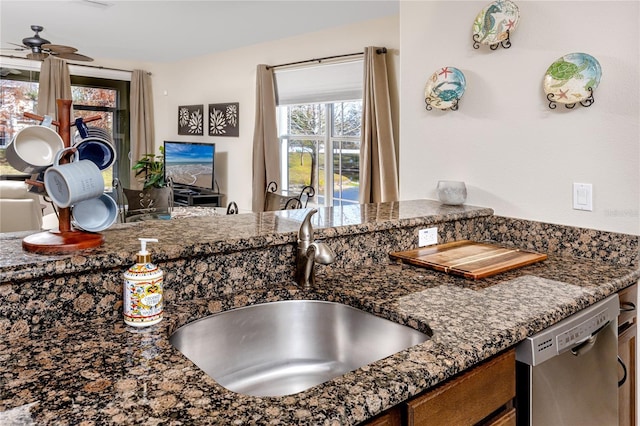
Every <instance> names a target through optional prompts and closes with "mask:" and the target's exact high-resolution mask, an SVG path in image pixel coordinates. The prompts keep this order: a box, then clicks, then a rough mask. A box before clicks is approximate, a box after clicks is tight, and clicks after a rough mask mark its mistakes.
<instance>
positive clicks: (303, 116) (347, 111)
mask: <svg viewBox="0 0 640 426" xmlns="http://www.w3.org/2000/svg"><path fill="white" fill-rule="evenodd" d="M278 110H279V115H280V135H281V136H280V138H281V141H282V147H283V148H282V155H283V156H286V158H283V165H284V164H286V170H283V173H282V174H283V177H284V180H285V181H284V183H285V187H286V188H287V189H288V190H289V191H291V193H297V192H299V191H300V190H301V189H302V188H303V187H304V186H306V185H311V186H313V187H314V189H315V190H316V194H317V196H316V197H315V198H316V199H315V200H312V202H315V203H316V204H321V205H341V204H353V203H357V202H358V188H359V170H360V128H361V117H362V102H361V101H351V102H334V103H323V104H304V105H290V106H281V107H279V108H278ZM327 153H329V154H330V155H329V157H327ZM285 160H286V161H285ZM283 168H284V166H283Z"/></svg>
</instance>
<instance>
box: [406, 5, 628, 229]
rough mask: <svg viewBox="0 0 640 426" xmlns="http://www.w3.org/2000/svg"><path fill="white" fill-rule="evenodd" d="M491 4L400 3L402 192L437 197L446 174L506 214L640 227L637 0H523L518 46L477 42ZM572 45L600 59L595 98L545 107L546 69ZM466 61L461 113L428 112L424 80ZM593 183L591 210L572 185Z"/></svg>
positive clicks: (473, 199) (474, 199) (476, 199)
mask: <svg viewBox="0 0 640 426" xmlns="http://www.w3.org/2000/svg"><path fill="white" fill-rule="evenodd" d="M485 3H486V2H482V1H480V2H478V1H403V2H401V7H400V40H401V44H400V52H401V55H400V64H401V91H400V104H401V127H400V138H401V142H400V193H401V198H402V199H412V198H434V199H435V198H437V197H436V193H435V186H436V183H437V181H438V180H439V179H454V180H463V181H465V182H466V183H467V187H468V192H469V195H468V199H467V202H468V203H469V204H475V205H482V206H488V207H492V208H494V209H495V211H496V213H497V214H499V215H504V216H510V217H518V218H525V219H531V220H539V221H544V222H551V223H558V224H566V225H573V226H580V227H587V228H594V229H602V230H607V231H615V232H622V233H629V234H634V235H635V234H638V235H640V215H639V207H640V189H639V188H640V148H639V146H640V131H639V122H640V118H639V106H638V104H639V98H640V95H639V85H638V78H639V75H640V66H639V45H640V34H639V29H638V28H639V25H638V23H639V22H640V11H639V3H638V2H636V1H626V2H613V1H586V2H577V1H569V2H560V1H523V0H519V1H517V2H516V3H517V4H518V6H519V8H520V18H521V19H520V23H519V26H518V27H517V29H516V30H515V31H514V33H513V34H512V38H511V39H512V44H513V45H512V47H511V48H510V49H502V48H499V49H497V50H496V51H491V50H489V49H488V47H487V46H481V48H480V49H479V50H475V49H473V47H472V40H471V36H472V29H471V27H472V23H473V20H474V18H475V16H476V14H477V13H478V12H479V11H480V10H481V9H482V7H483V6H484V5H485ZM571 52H585V53H588V54H591V55H592V56H594V57H595V58H596V59H598V61H599V62H600V64H601V66H602V73H603V77H602V81H601V83H600V86H599V87H598V88H597V89H596V90H595V94H594V97H595V104H594V105H593V106H591V107H589V108H583V107H581V106H579V105H578V106H576V107H575V109H573V110H566V109H565V108H564V107H563V106H562V105H559V106H558V108H557V109H556V110H550V109H549V108H548V107H547V104H548V102H547V101H546V99H545V96H544V92H543V90H542V80H543V77H544V74H545V71H546V69H547V67H548V66H549V65H550V64H551V63H552V62H554V61H555V60H556V59H557V58H559V57H561V56H563V55H564V54H567V53H571ZM443 66H454V67H457V68H459V69H460V70H462V72H463V73H464V74H465V76H466V79H467V90H466V92H465V94H464V96H463V98H462V100H461V102H460V108H459V110H458V111H439V110H435V109H434V110H433V111H426V110H425V108H424V105H425V104H424V86H425V83H426V81H427V78H428V77H429V76H430V75H431V73H432V72H433V71H435V70H436V69H439V68H440V67H443ZM573 182H580V183H591V184H593V211H592V212H586V211H578V210H573V209H572V183H573Z"/></svg>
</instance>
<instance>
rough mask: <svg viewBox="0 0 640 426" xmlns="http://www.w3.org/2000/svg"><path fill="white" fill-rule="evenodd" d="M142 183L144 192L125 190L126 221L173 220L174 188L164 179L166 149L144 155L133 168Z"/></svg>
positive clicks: (169, 181) (161, 148)
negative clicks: (126, 202) (157, 153)
mask: <svg viewBox="0 0 640 426" xmlns="http://www.w3.org/2000/svg"><path fill="white" fill-rule="evenodd" d="M132 170H135V176H136V177H138V178H139V180H140V182H141V183H142V186H143V188H142V190H141V191H138V190H134V189H128V188H123V192H124V195H125V197H126V198H127V201H128V209H127V212H126V214H125V216H126V217H125V221H127V222H130V221H137V220H145V219H146V218H165V216H166V218H171V210H172V208H173V186H172V185H171V180H170V179H169V180H165V177H164V149H163V147H160V154H159V155H156V154H144V155H143V156H142V157H141V158H140V159H139V160H138V161H137V162H136V164H134V166H133V167H132Z"/></svg>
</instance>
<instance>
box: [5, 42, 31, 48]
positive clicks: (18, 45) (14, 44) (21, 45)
mask: <svg viewBox="0 0 640 426" xmlns="http://www.w3.org/2000/svg"><path fill="white" fill-rule="evenodd" d="M7 44H11V45H13V46H17V47H18V48H16V49H13V48H12V50H29V48H28V47H27V46H25V45H23V44H18V43H11V42H9V41H8V42H7Z"/></svg>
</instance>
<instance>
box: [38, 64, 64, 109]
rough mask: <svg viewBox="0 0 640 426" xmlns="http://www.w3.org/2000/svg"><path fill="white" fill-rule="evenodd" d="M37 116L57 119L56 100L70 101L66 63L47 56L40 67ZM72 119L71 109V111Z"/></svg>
mask: <svg viewBox="0 0 640 426" xmlns="http://www.w3.org/2000/svg"><path fill="white" fill-rule="evenodd" d="M38 83H39V84H38V107H37V114H38V115H41V116H45V115H49V116H51V118H53V119H54V120H57V119H58V111H57V107H56V100H58V99H71V75H70V74H69V66H68V65H67V61H65V60H62V59H58V58H54V57H52V56H48V57H47V58H46V59H45V60H44V61H42V65H41V66H40V79H39V81H38ZM71 117H73V109H72V110H71Z"/></svg>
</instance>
